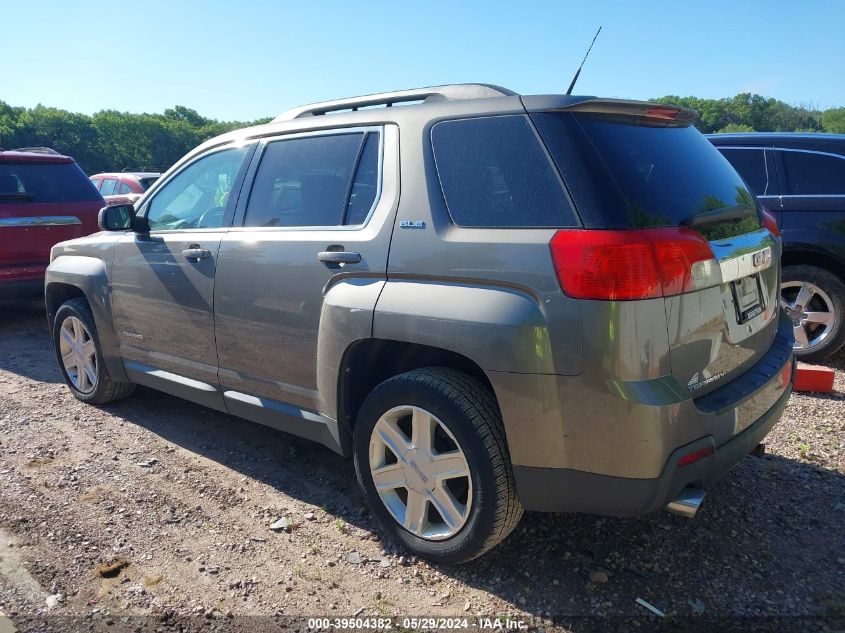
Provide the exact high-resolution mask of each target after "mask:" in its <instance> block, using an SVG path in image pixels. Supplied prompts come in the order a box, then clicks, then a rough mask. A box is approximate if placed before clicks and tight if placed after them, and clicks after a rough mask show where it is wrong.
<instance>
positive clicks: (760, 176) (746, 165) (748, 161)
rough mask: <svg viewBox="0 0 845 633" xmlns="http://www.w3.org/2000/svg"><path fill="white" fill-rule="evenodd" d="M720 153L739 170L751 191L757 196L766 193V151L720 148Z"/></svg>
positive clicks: (767, 191) (767, 179) (767, 176)
mask: <svg viewBox="0 0 845 633" xmlns="http://www.w3.org/2000/svg"><path fill="white" fill-rule="evenodd" d="M720 151H721V152H722V155H724V157H725V158H727V159H728V162H729V163H730V164H731V166H732V167H733V168H734V169H736V170H737V171H738V172H739V175H740V176H742V177H743V179H744V180H745V182H747V183H748V186H749V187H751V191H752V192H753V193H755V194H756V195H758V196H765V195H768V194H769V193H770V192H769V174H768V170H767V169H766V152H765V151H764V150H762V149H732V148H730V147H722V148H720Z"/></svg>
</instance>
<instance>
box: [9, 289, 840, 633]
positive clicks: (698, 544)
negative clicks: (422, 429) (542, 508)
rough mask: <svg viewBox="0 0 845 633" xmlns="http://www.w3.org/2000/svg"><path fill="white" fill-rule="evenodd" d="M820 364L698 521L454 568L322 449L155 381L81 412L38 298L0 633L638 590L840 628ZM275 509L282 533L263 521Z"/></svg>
mask: <svg viewBox="0 0 845 633" xmlns="http://www.w3.org/2000/svg"><path fill="white" fill-rule="evenodd" d="M832 365H833V366H835V367H836V368H837V376H836V389H837V391H836V392H835V393H834V394H832V395H824V396H822V395H802V394H796V395H794V396H793V397H792V399H791V401H790V403H789V406H788V408H787V411H786V414H785V417H784V419H783V420H782V421H781V422H780V424H779V425H778V426H777V427H776V428H775V430H774V431H773V432H772V434H771V435H770V436H769V438H768V440H767V454H766V456H765V457H763V458H754V457H749V458H747V459H745V460H743V462H742V463H741V464H740V465H739V466H737V468H735V469H734V470H733V471H732V472H731V473H729V474H728V475H727V476H725V477H724V478H723V479H722V480H720V481H719V482H718V483H717V484H716V485H715V486H714V487H713V488H712V489H711V490H710V492H709V494H708V497H707V499H706V500H705V502H704V505H703V506H702V510H701V512H700V513H699V516H698V517H696V518H695V519H694V520H692V521H688V520H685V519H681V518H679V517H675V516H672V515H669V514H668V513H665V512H658V513H655V514H652V515H649V516H645V517H642V518H638V519H612V518H601V517H594V516H583V515H543V514H526V516H525V517H524V519H523V520H522V523H521V524H520V526H519V527H518V528H517V530H516V531H515V532H514V534H513V535H512V536H511V537H510V538H508V539H507V540H506V541H505V542H504V543H503V544H502V545H500V546H499V547H498V548H496V549H495V550H494V551H493V552H492V553H490V554H488V555H487V556H485V557H483V558H482V559H481V560H478V561H475V562H473V563H471V564H469V565H466V566H464V567H461V568H449V567H443V566H438V565H431V564H429V563H426V562H424V561H419V560H415V559H413V558H410V557H408V556H406V555H403V553H402V552H400V551H399V550H398V549H396V548H395V547H394V546H393V545H392V544H391V543H389V542H386V541H383V540H382V539H381V538H380V534H379V530H378V528H377V526H376V524H375V521H374V520H373V519H372V517H370V515H369V513H368V512H367V511H366V510H365V509H364V507H363V500H362V497H361V495H360V494H359V493H358V490H357V487H356V484H355V481H354V473H353V470H352V468H351V466H350V464H349V463H347V462H346V461H344V460H343V459H342V458H340V457H338V456H336V455H335V454H334V453H332V452H330V451H329V450H327V449H323V448H322V447H319V446H316V445H313V444H310V443H307V442H305V441H300V440H298V439H295V438H292V437H290V436H287V435H284V434H282V433H279V432H276V431H273V430H271V429H267V428H264V427H261V426H258V425H254V424H251V423H249V422H245V421H241V420H238V419H236V418H233V417H230V416H227V415H224V414H221V413H217V412H214V411H210V410H207V409H204V408H202V407H198V406H195V405H192V404H189V403H186V402H183V401H180V400H178V399H176V398H172V397H170V396H167V395H164V394H160V393H157V392H155V391H152V390H147V389H139V390H138V391H137V392H136V394H135V395H134V396H133V397H131V398H130V399H128V400H126V401H123V402H121V403H118V404H116V405H112V406H108V407H104V408H99V409H98V408H94V407H89V406H85V405H83V404H81V403H80V402H78V401H76V400H75V399H74V398H73V397H72V396H71V395H70V393H69V392H68V391H67V390H66V388H65V387H64V385H63V384H62V383H61V378H60V374H59V371H58V369H57V367H56V360H55V357H54V355H53V352H52V350H51V347H50V343H49V337H48V335H47V332H46V324H45V319H44V316H43V310H42V308H41V306H40V305H38V304H32V305H11V306H9V305H7V306H0V612H2V613H5V614H6V616H7V617H8V619H5V618H4V617H2V616H0V632H2V631H3V630H4V627H9V626H10V622H9V620H11V623H14V626H15V627H17V628H18V629H19V630H20V631H36V630H37V631H41V630H54V631H76V630H88V629H89V628H92V629H95V630H100V627H102V629H103V630H110V631H122V630H128V631H147V630H150V631H154V630H160V631H170V630H244V631H250V630H259V629H262V628H267V629H268V630H279V629H280V628H282V627H290V628H299V629H305V628H307V622H306V621H303V620H292V619H290V616H328V617H330V618H341V617H349V616H353V615H354V616H357V617H359V618H360V617H387V616H459V617H460V618H468V619H469V621H470V623H472V622H473V619H472V618H494V617H496V616H499V617H501V618H504V617H505V616H506V615H507V616H510V617H511V620H512V621H517V620H519V621H521V622H522V623H523V624H527V625H529V626H530V628H539V629H550V630H551V629H570V630H573V631H582V630H583V631H586V630H605V629H611V630H653V629H654V627H655V626H656V624H657V622H658V620H657V619H656V616H652V615H651V614H650V612H649V611H647V610H646V608H644V607H642V606H640V605H638V604H637V603H636V602H635V600H636V599H637V598H642V599H644V600H645V601H647V602H648V603H649V604H651V605H654V606H655V607H657V608H658V609H660V610H661V611H663V612H664V613H665V614H667V617H666V618H665V619H664V620H662V621H660V624H662V625H666V623H667V622H668V623H675V624H676V625H679V626H681V628H683V629H685V630H686V629H688V628H689V627H691V626H694V625H700V626H702V627H706V628H707V629H708V630H710V631H713V630H721V629H724V628H725V627H726V626H727V625H728V623H729V620H728V619H731V620H730V621H731V622H732V623H733V624H735V625H736V626H737V627H739V629H743V630H747V629H749V628H754V627H756V628H761V627H771V628H772V629H773V630H796V629H801V628H802V627H803V628H808V627H809V628H813V627H815V628H813V630H830V629H833V630H836V629H841V628H845V373H843V368H845V354H840V355H839V356H838V357H837V358H835V359H834V360H833V362H832ZM279 518H287V519H289V521H290V527H289V529H288V531H285V530H283V531H279V532H275V531H273V530H271V529H270V527H269V526H270V525H271V524H272V523H273V522H275V521H276V520H277V519H279ZM475 622H476V626H477V625H483V624H485V621H484V620H483V619H477V620H475ZM402 624H403V622H402V621H401V619H397V620H394V626H397V625H402ZM405 624H408V623H405ZM441 624H442V623H441ZM503 625H504V621H503ZM406 628H434V627H428V626H423V627H419V626H417V627H414V626H411V625H409V626H407V627H406Z"/></svg>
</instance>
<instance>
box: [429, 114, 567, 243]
mask: <svg viewBox="0 0 845 633" xmlns="http://www.w3.org/2000/svg"><path fill="white" fill-rule="evenodd" d="M431 142H432V147H433V149H434V158H435V162H436V163H437V173H438V175H439V176H440V184H441V186H442V188H443V195H444V197H445V199H446V206H447V207H448V209H449V213H450V215H451V216H452V220H453V221H454V222H455V224H457V225H458V226H464V227H554V226H577V224H578V222H577V220H576V218H575V213H574V211H573V210H572V207H571V206H570V204H569V201H568V200H567V198H566V194H565V193H564V190H563V186H562V184H561V182H560V178H559V177H558V175H557V174H556V173H555V169H554V167H553V166H552V164H551V162H550V161H549V159H548V157H547V155H546V152H545V151H544V150H543V148H542V145H541V144H540V141H539V139H538V138H537V135H536V134H535V133H534V130H533V128H532V127H531V123H530V122H529V120H528V118H527V117H526V116H524V115H509V116H497V117H485V118H477V119H461V120H455V121H442V122H440V123H437V124H436V125H435V126H434V127H433V128H432V130H431Z"/></svg>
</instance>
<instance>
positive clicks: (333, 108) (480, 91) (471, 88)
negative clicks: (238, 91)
mask: <svg viewBox="0 0 845 633" xmlns="http://www.w3.org/2000/svg"><path fill="white" fill-rule="evenodd" d="M516 94H517V93H516V92H514V91H513V90H508V89H507V88H502V87H501V86H494V85H492V84H450V85H446V86H430V87H428V88H414V89H412V90H397V91H395V92H381V93H378V94H372V95H364V96H361V97H349V98H347V99H335V100H334V101H321V102H319V103H311V104H309V105H304V106H299V107H298V108H293V109H292V110H288V111H286V112H282V113H281V114H280V115H279V116H277V117H276V118H275V119H273V123H278V122H280V121H292V120H294V119H301V118H303V117H308V116H320V115H323V114H328V113H329V112H337V111H339V110H352V111H355V110H358V109H359V108H366V107H370V106H385V107H388V108H389V107H391V106H393V105H394V104H397V103H407V102H409V101H430V100H431V101H460V100H462V99H484V98H487V97H513V96H516Z"/></svg>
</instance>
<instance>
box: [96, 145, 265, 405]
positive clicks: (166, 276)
mask: <svg viewBox="0 0 845 633" xmlns="http://www.w3.org/2000/svg"><path fill="white" fill-rule="evenodd" d="M252 151H254V146H236V147H232V146H229V147H223V148H216V149H214V150H212V151H210V152H208V153H205V154H203V155H201V156H199V157H197V158H194V159H191V160H189V161H187V162H186V163H185V164H184V165H183V166H182V167H181V168H180V169H179V170H178V171H176V172H174V173H173V174H172V175H171V176H169V177H168V179H167V181H166V182H164V183H163V184H162V185H161V186H159V187H158V188H157V189H156V191H155V193H154V194H153V195H152V197H151V198H150V199H149V200H148V201H146V202H145V203H144V206H143V208H142V209H141V210H140V212H139V215H140V216H141V217H142V218H143V220H144V221H145V222H146V224H147V225H148V227H149V228H150V229H151V232H150V233H148V234H136V233H131V234H128V235H127V236H125V237H124V238H123V239H121V240H120V241H119V242H118V243H117V245H116V247H115V253H114V263H113V266H112V275H111V279H112V303H113V306H112V308H113V311H114V315H115V325H116V330H117V333H118V337H119V339H120V353H121V356H122V357H123V359H124V366H125V368H126V371H127V374H129V376H130V378H131V379H132V380H133V381H135V382H139V383H141V384H147V385H150V386H153V387H156V388H158V389H161V390H163V391H167V392H169V393H174V394H176V395H179V396H182V397H185V398H188V399H191V400H195V401H197V402H201V403H203V404H206V405H208V406H212V407H216V408H220V409H225V405H224V404H223V398H222V396H221V395H220V391H219V384H218V381H217V352H216V349H215V341H214V309H213V301H214V275H215V271H216V269H217V255H218V251H219V249H220V241H221V239H222V237H223V235H225V233H226V231H227V230H228V227H229V226H230V225H231V222H232V217H233V215H234V209H235V207H236V205H237V198H238V194H239V192H240V187H241V184H242V182H243V178H244V173H245V171H246V167H245V166H246V165H247V164H248V159H249V156H251V153H252Z"/></svg>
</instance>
